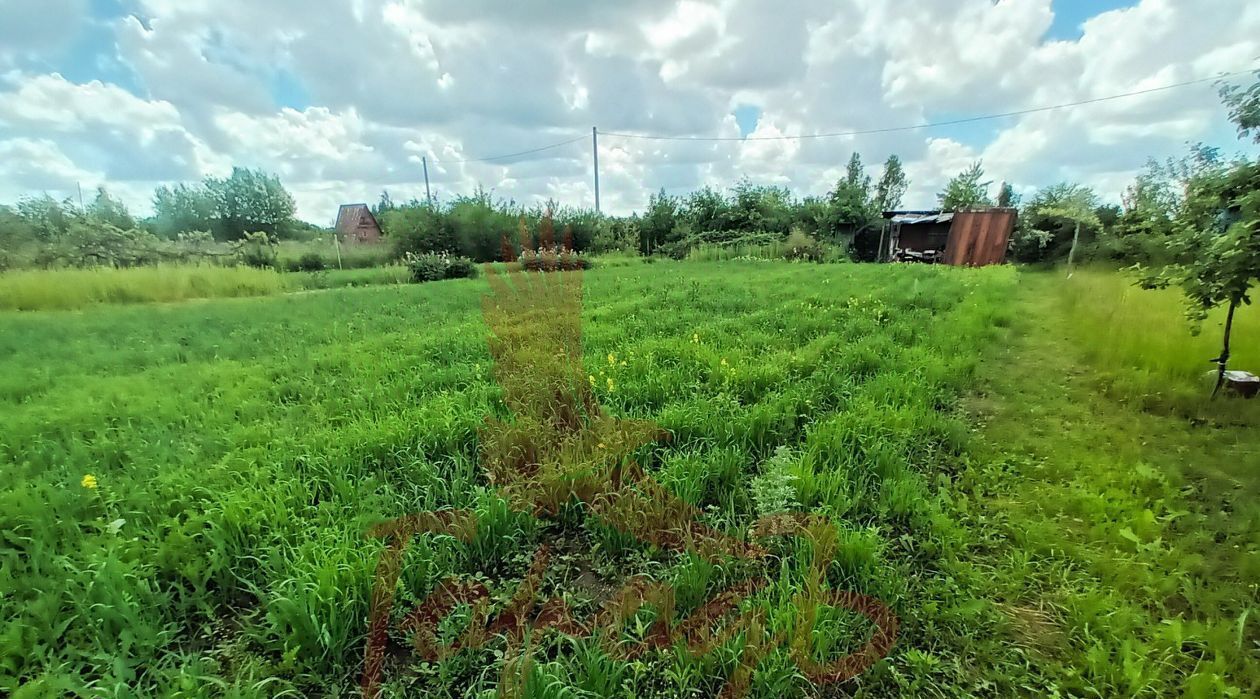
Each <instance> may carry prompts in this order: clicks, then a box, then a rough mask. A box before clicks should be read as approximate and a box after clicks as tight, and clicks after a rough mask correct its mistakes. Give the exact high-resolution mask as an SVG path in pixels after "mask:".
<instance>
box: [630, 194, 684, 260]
mask: <svg viewBox="0 0 1260 699" xmlns="http://www.w3.org/2000/svg"><path fill="white" fill-rule="evenodd" d="M677 225H678V200H677V199H676V198H674V197H671V196H669V195H668V194H666V193H665V189H664V188H662V189H661V191H660V192H657V193H656V194H653V195H650V196H649V197H648V205H647V209H646V210H645V211H644V212H643V219H642V220H641V221H639V252H641V253H643V254H644V255H651V254H652V253H653V252H655V251H656V249H657V248H658V247H660V246H661V245H664V244H665V243H668V242H670V241H672V240H673V237H674V231H675V229H676V227H677Z"/></svg>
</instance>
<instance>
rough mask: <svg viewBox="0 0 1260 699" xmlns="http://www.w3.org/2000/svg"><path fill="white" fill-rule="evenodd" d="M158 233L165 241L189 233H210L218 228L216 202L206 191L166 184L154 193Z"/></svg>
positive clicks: (154, 213)
mask: <svg viewBox="0 0 1260 699" xmlns="http://www.w3.org/2000/svg"><path fill="white" fill-rule="evenodd" d="M150 225H151V226H152V227H153V230H154V233H156V234H157V235H158V236H159V237H162V238H168V239H170V238H174V237H176V236H178V235H179V234H180V233H184V232H186V231H208V230H211V229H212V228H213V227H214V203H213V202H212V201H211V199H210V197H209V195H208V194H207V193H206V191H205V188H204V187H201V186H191V187H190V186H188V185H186V184H182V183H181V184H177V185H175V186H174V187H167V186H165V185H163V186H160V187H158V188H157V189H155V190H154V191H153V219H152V220H151V222H150Z"/></svg>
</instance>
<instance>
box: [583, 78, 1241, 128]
mask: <svg viewBox="0 0 1260 699" xmlns="http://www.w3.org/2000/svg"><path fill="white" fill-rule="evenodd" d="M1252 70H1253V69H1247V70H1240V71H1236V72H1233V73H1223V74H1221V75H1216V76H1212V77H1210V78H1199V79H1197V80H1187V81H1186V82H1181V83H1174V84H1172V85H1163V86H1160V87H1152V88H1147V89H1145V90H1136V91H1134V92H1122V93H1120V94H1116V95H1108V96H1106V97H1094V98H1092V99H1087V100H1080V101H1079V102H1066V103H1064V104H1056V105H1053V106H1050V107H1033V108H1031V109H1020V110H1016V111H1013V112H1002V113H999V114H985V115H983V116H974V117H966V118H963V119H950V120H949V121H935V122H931V123H928V124H915V125H912V126H891V127H887V128H882V129H863V130H860V131H834V132H831V133H815V134H805V135H801V136H746V137H745V136H653V135H651V134H634V133H614V132H611V131H600V132H599V133H600V135H601V136H616V137H619V138H638V139H644V140H652V141H793V140H802V139H807V138H832V137H837V136H866V135H870V134H881V133H895V132H898V131H917V130H920V129H931V128H936V127H939V126H954V125H956V124H970V123H972V122H977V121H986V120H989V119H1004V118H1006V117H1013V116H1022V115H1024V114H1036V113H1038V112H1049V111H1053V110H1056V109H1065V108H1067V107H1079V106H1081V105H1085V104H1096V103H1098V102H1107V101H1109V100H1117V99H1123V98H1125V97H1136V96H1137V95H1146V94H1150V93H1152V92H1160V91H1163V90H1172V89H1176V88H1179V87H1187V86H1189V85H1198V84H1199V83H1206V82H1212V81H1216V80H1224V79H1226V78H1232V77H1236V76H1239V75H1244V74H1247V73H1251V72H1252Z"/></svg>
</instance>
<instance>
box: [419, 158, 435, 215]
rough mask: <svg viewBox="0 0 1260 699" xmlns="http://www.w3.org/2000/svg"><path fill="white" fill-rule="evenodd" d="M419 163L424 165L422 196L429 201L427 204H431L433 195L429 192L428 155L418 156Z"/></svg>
mask: <svg viewBox="0 0 1260 699" xmlns="http://www.w3.org/2000/svg"><path fill="white" fill-rule="evenodd" d="M420 164H421V165H423V166H424V198H425V201H427V202H429V206H433V195H432V194H430V193H429V158H428V156H425V155H422V156H420Z"/></svg>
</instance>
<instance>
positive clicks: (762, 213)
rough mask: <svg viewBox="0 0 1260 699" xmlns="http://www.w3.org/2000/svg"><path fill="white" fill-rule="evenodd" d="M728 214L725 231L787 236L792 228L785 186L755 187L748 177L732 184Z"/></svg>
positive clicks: (788, 193) (791, 206)
mask: <svg viewBox="0 0 1260 699" xmlns="http://www.w3.org/2000/svg"><path fill="white" fill-rule="evenodd" d="M733 194H734V196H733V197H732V199H733V201H732V203H731V207H730V209H729V211H728V214H727V221H726V223H727V226H728V230H732V231H741V232H744V233H756V232H763V231H764V232H767V233H775V234H778V235H781V236H785V237H786V236H787V234H788V231H789V230H790V229H791V227H792V208H793V206H794V202H793V201H792V194H791V192H789V191H788V190H787V188H785V187H774V186H763V185H755V184H753V183H752V182H750V181H748V179H747V178H745V179H741V180H740V181H739V182H738V183H736V185H735V189H734V192H733Z"/></svg>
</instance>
